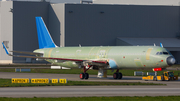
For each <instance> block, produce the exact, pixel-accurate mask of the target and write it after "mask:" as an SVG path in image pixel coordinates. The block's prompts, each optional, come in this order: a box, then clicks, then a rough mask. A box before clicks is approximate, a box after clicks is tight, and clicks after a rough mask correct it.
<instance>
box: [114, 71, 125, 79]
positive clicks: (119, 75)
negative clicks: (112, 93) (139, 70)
mask: <svg viewBox="0 0 180 101" xmlns="http://www.w3.org/2000/svg"><path fill="white" fill-rule="evenodd" d="M122 76H123V75H122V73H121V72H119V69H117V71H116V73H114V74H113V78H114V79H122Z"/></svg>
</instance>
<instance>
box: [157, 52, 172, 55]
mask: <svg viewBox="0 0 180 101" xmlns="http://www.w3.org/2000/svg"><path fill="white" fill-rule="evenodd" d="M156 55H169V53H168V52H157V53H156Z"/></svg>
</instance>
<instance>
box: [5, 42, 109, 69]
mask: <svg viewBox="0 0 180 101" xmlns="http://www.w3.org/2000/svg"><path fill="white" fill-rule="evenodd" d="M2 45H3V47H4V49H5V51H6V54H8V55H9V56H13V57H25V58H39V59H45V60H46V59H52V60H58V62H65V61H73V62H76V63H77V64H79V65H81V66H87V65H96V66H108V65H109V63H108V60H81V59H69V58H54V57H40V56H43V53H33V52H22V51H11V52H15V53H20V54H28V55H36V56H26V55H12V54H10V53H9V51H8V50H7V48H6V46H5V45H4V43H2Z"/></svg>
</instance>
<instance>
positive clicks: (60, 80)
mask: <svg viewBox="0 0 180 101" xmlns="http://www.w3.org/2000/svg"><path fill="white" fill-rule="evenodd" d="M59 83H67V79H59Z"/></svg>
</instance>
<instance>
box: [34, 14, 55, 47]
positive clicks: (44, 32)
mask: <svg viewBox="0 0 180 101" xmlns="http://www.w3.org/2000/svg"><path fill="white" fill-rule="evenodd" d="M36 27H37V34H38V42H39V48H40V49H42V48H53V47H56V45H55V44H54V41H53V40H52V38H51V35H50V34H49V31H48V29H47V27H46V25H45V23H44V21H43V19H42V17H36Z"/></svg>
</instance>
